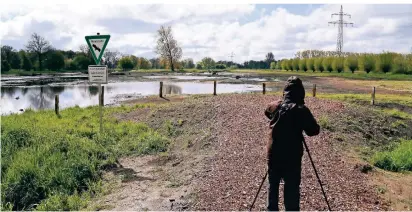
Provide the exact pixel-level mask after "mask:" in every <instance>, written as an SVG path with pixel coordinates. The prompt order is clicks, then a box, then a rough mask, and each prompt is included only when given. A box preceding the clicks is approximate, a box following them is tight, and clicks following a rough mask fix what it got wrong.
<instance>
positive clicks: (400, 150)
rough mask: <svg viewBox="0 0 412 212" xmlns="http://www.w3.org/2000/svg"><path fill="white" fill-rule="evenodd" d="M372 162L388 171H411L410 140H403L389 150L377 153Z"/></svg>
mask: <svg viewBox="0 0 412 212" xmlns="http://www.w3.org/2000/svg"><path fill="white" fill-rule="evenodd" d="M372 161H373V164H374V165H375V166H377V167H379V168H382V169H386V170H389V171H396V172H399V171H412V140H403V141H401V142H400V143H399V144H398V145H396V146H395V147H394V148H392V149H391V150H388V151H383V152H377V153H376V154H375V155H374V157H373V159H372Z"/></svg>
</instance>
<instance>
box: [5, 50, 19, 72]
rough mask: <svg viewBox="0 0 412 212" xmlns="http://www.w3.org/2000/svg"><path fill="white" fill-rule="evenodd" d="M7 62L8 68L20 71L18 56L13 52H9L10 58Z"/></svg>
mask: <svg viewBox="0 0 412 212" xmlns="http://www.w3.org/2000/svg"><path fill="white" fill-rule="evenodd" d="M8 62H9V63H10V67H11V68H12V69H20V68H21V60H20V56H19V54H18V53H17V52H15V51H12V52H11V54H10V58H8Z"/></svg>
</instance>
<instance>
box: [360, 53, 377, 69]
mask: <svg viewBox="0 0 412 212" xmlns="http://www.w3.org/2000/svg"><path fill="white" fill-rule="evenodd" d="M358 66H359V70H363V71H365V72H366V73H369V72H371V71H373V70H374V69H375V56H374V55H373V54H363V55H362V56H360V57H359V58H358Z"/></svg>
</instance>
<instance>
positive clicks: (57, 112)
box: [54, 95, 60, 116]
mask: <svg viewBox="0 0 412 212" xmlns="http://www.w3.org/2000/svg"><path fill="white" fill-rule="evenodd" d="M54 112H55V113H56V115H57V116H60V114H59V95H55V96H54Z"/></svg>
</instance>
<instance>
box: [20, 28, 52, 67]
mask: <svg viewBox="0 0 412 212" xmlns="http://www.w3.org/2000/svg"><path fill="white" fill-rule="evenodd" d="M26 48H27V51H28V52H33V53H35V54H36V55H37V58H38V62H39V70H42V68H43V66H42V62H43V59H44V58H43V56H44V54H45V53H46V52H48V51H49V50H50V48H51V46H50V44H49V42H48V41H46V40H45V39H44V38H43V37H42V36H40V35H38V34H37V33H33V34H32V35H31V38H30V40H29V41H28V43H27V45H26Z"/></svg>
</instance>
